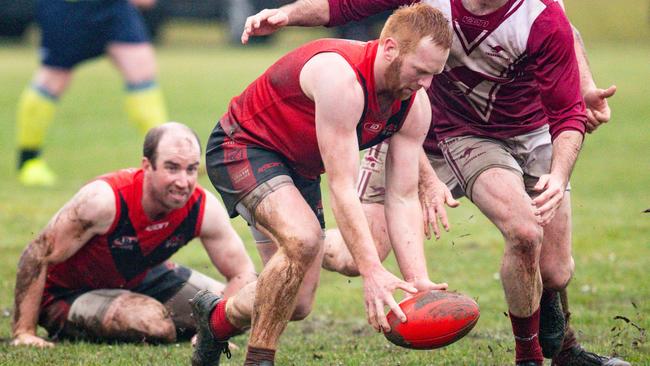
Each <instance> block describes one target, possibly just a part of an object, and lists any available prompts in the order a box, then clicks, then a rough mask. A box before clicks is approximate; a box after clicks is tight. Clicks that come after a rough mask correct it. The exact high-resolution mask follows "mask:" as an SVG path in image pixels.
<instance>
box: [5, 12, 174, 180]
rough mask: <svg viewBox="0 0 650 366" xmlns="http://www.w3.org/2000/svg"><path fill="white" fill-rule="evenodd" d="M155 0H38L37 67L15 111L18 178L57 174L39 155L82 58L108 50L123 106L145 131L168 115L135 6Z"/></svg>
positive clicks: (147, 39) (142, 25)
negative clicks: (121, 87)
mask: <svg viewBox="0 0 650 366" xmlns="http://www.w3.org/2000/svg"><path fill="white" fill-rule="evenodd" d="M154 3H155V0H130V1H129V0H106V1H100V0H78V1H66V0H38V2H37V14H36V15H37V20H38V23H39V25H40V27H41V67H40V68H39V70H38V71H37V72H36V75H35V77H34V79H33V81H32V84H31V85H30V86H28V87H27V88H26V90H25V91H24V92H23V94H22V96H21V98H20V101H19V103H18V109H17V115H16V136H17V143H18V150H19V151H18V179H19V180H20V182H21V183H22V184H24V185H28V186H49V185H53V184H54V183H55V182H56V175H55V174H54V172H52V170H51V169H50V168H49V167H48V166H47V164H46V163H45V161H44V160H43V159H42V157H41V153H42V149H43V142H44V139H45V134H46V132H47V128H48V126H49V125H50V124H51V122H52V120H53V119H54V115H55V111H56V105H57V101H58V99H59V98H60V97H61V95H62V94H63V93H64V92H65V90H66V88H67V87H68V85H69V84H70V81H71V80H72V74H73V71H74V68H75V67H76V66H77V65H78V64H79V63H81V62H83V61H85V60H88V59H92V58H95V57H97V56H100V55H103V54H105V53H106V54H107V55H108V56H109V57H110V58H111V61H112V62H113V64H114V65H115V66H116V67H117V69H118V70H119V71H120V73H121V75H122V77H123V79H124V81H125V84H126V101H125V109H126V114H127V116H128V118H129V120H130V121H131V122H132V123H133V124H135V125H136V127H137V128H138V130H139V131H140V132H141V133H142V134H143V135H144V133H145V132H146V131H147V130H149V128H151V127H153V126H155V125H158V124H161V123H163V122H165V121H166V120H167V112H166V108H165V102H164V99H163V96H162V93H161V91H160V88H159V87H158V84H157V83H156V72H157V71H156V60H155V55H154V50H153V46H152V45H151V43H150V41H149V35H148V34H147V30H146V28H145V26H144V22H143V20H142V17H141V15H140V13H139V12H138V10H137V9H136V6H139V7H150V6H152V5H154Z"/></svg>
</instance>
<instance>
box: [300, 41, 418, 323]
mask: <svg viewBox="0 0 650 366" xmlns="http://www.w3.org/2000/svg"><path fill="white" fill-rule="evenodd" d="M300 85H301V87H302V89H303V91H304V92H305V94H306V95H307V96H308V97H309V98H310V99H312V100H313V101H314V104H315V107H316V135H317V137H318V146H319V149H320V152H321V156H322V159H323V163H324V165H325V169H326V171H327V177H328V182H329V187H330V199H331V203H332V211H333V212H334V218H335V219H336V223H337V224H338V226H339V230H340V231H341V235H342V236H343V239H344V241H345V244H346V245H347V247H348V249H349V250H350V253H351V254H352V257H353V259H354V261H355V263H356V264H357V268H358V269H359V272H360V273H361V276H362V277H363V281H364V294H365V305H366V312H367V315H368V322H369V323H370V324H371V325H372V326H373V327H374V328H375V329H376V330H380V329H384V330H389V329H390V326H389V325H388V321H387V320H386V317H385V315H384V306H386V305H388V306H390V308H391V309H393V311H394V312H395V313H396V314H397V315H398V316H399V318H400V319H402V320H403V321H405V320H406V316H405V315H404V313H403V312H402V311H401V309H400V308H399V306H397V303H396V302H395V299H394V298H393V297H392V292H393V291H394V290H395V289H396V288H401V289H404V290H406V291H410V292H415V291H416V289H415V288H414V287H413V286H412V285H410V284H408V283H406V282H404V281H401V280H399V279H398V278H397V277H395V276H394V275H392V274H391V273H390V272H388V271H386V269H385V268H384V267H383V266H382V265H381V261H380V259H379V255H378V254H377V250H376V248H375V246H374V244H373V241H372V236H371V234H370V228H369V226H368V222H367V220H366V217H365V215H364V211H363V208H362V206H361V202H360V201H359V197H358V195H357V192H356V178H357V172H358V167H359V146H358V142H357V136H356V124H357V121H359V119H360V117H361V114H362V112H363V107H364V96H363V90H362V89H361V86H360V85H359V82H358V81H357V79H356V76H355V73H354V71H353V70H352V68H351V67H350V65H349V64H348V63H347V62H346V61H345V60H344V59H343V58H342V57H341V56H340V55H337V54H333V53H323V54H319V55H317V56H315V57H314V58H312V59H311V60H310V61H309V62H307V64H305V66H304V67H303V69H302V71H301V74H300Z"/></svg>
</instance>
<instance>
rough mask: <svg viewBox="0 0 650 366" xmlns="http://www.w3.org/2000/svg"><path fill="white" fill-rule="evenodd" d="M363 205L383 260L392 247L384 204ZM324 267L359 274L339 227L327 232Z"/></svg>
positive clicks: (380, 257) (352, 274)
mask: <svg viewBox="0 0 650 366" xmlns="http://www.w3.org/2000/svg"><path fill="white" fill-rule="evenodd" d="M362 206H363V211H364V212H365V214H366V219H367V220H368V224H369V225H370V233H371V234H372V238H373V241H374V242H375V247H376V248H377V254H379V259H380V260H381V261H382V262H383V261H384V259H386V257H387V256H388V254H389V253H390V250H391V248H392V247H391V244H390V240H389V238H388V231H387V229H386V216H385V214H384V205H383V204H380V203H363V205H362ZM323 268H325V269H326V270H328V271H332V272H338V273H340V274H342V275H345V276H349V277H356V276H359V269H358V268H357V265H356V263H355V262H354V259H353V258H352V254H350V251H349V250H348V247H347V245H345V241H344V240H343V237H342V236H341V232H340V231H339V230H338V229H330V230H327V231H326V233H325V256H324V258H323Z"/></svg>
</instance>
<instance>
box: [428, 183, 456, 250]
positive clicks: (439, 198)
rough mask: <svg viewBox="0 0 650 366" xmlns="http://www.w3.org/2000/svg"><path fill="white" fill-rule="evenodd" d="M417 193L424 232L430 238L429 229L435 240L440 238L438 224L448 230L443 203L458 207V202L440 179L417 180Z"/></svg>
mask: <svg viewBox="0 0 650 366" xmlns="http://www.w3.org/2000/svg"><path fill="white" fill-rule="evenodd" d="M418 194H419V196H420V204H421V205H422V218H423V219H424V234H425V235H426V236H427V239H431V229H433V234H434V235H435V237H436V240H438V239H440V226H439V223H441V224H442V227H444V228H445V231H449V227H450V226H449V220H448V219H447V211H446V210H445V205H447V206H449V207H458V205H460V202H458V201H456V200H455V199H454V196H453V195H452V194H451V191H449V188H447V185H446V184H444V183H443V182H442V181H441V180H440V179H429V180H424V181H420V182H419V187H418Z"/></svg>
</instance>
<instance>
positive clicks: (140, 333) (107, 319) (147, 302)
mask: <svg viewBox="0 0 650 366" xmlns="http://www.w3.org/2000/svg"><path fill="white" fill-rule="evenodd" d="M102 324H103V327H104V329H105V330H106V332H107V333H108V334H109V335H110V337H111V338H115V339H124V340H132V341H139V340H145V341H148V342H161V343H168V342H174V341H175V340H176V326H175V325H174V322H173V320H172V317H171V316H170V314H169V311H168V310H167V309H166V308H165V306H164V305H163V304H161V303H160V302H158V301H156V300H155V299H153V298H150V297H148V296H144V295H140V294H133V293H129V294H126V295H123V296H120V297H118V298H117V299H115V301H113V302H112V303H111V308H110V309H109V310H108V311H107V312H106V315H105V316H104V319H103V320H102Z"/></svg>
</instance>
